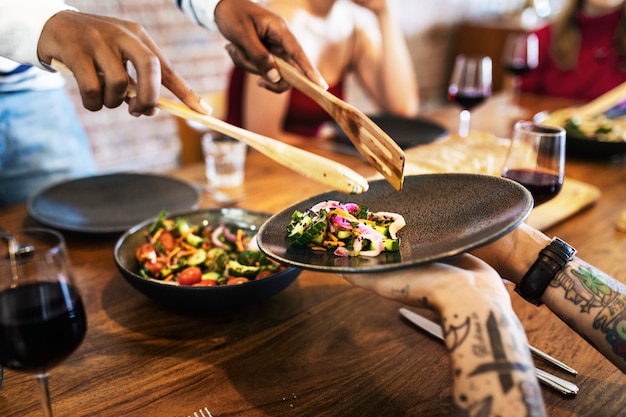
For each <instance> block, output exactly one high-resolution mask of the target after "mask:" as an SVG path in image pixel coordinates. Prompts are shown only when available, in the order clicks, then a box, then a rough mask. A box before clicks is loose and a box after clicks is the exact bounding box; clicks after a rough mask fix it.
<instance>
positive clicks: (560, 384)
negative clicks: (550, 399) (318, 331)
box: [400, 307, 579, 395]
mask: <svg viewBox="0 0 626 417" xmlns="http://www.w3.org/2000/svg"><path fill="white" fill-rule="evenodd" d="M400 314H401V315H402V316H403V317H404V318H406V319H407V320H409V321H410V322H411V323H413V324H415V325H416V326H417V327H419V328H421V329H423V330H426V331H427V332H428V333H430V334H431V335H433V336H435V337H436V338H438V339H440V340H444V339H443V331H442V330H441V326H439V325H438V324H437V323H435V322H434V321H431V320H429V319H427V318H426V317H423V316H420V315H419V314H417V313H415V312H413V311H411V310H409V309H406V308H404V307H402V308H400ZM535 375H537V379H538V380H539V381H540V382H542V383H543V384H545V385H546V386H548V387H550V388H552V389H554V390H556V391H558V392H560V393H561V394H563V395H576V394H578V391H579V388H578V386H577V385H576V384H574V383H572V382H570V381H567V380H565V379H563V378H560V377H558V376H556V375H552V374H550V373H548V372H546V371H543V370H541V369H535Z"/></svg>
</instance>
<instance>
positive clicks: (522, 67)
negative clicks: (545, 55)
mask: <svg viewBox="0 0 626 417" xmlns="http://www.w3.org/2000/svg"><path fill="white" fill-rule="evenodd" d="M502 65H503V66H504V70H505V71H506V72H507V73H509V74H510V75H511V77H512V80H511V92H512V95H513V96H516V95H517V94H518V93H519V89H520V84H521V77H522V75H524V74H526V73H528V72H529V71H530V70H532V69H535V68H537V65H539V40H538V39H537V35H535V34H534V33H512V34H510V35H509V36H507V38H506V41H505V43H504V49H503V50H502Z"/></svg>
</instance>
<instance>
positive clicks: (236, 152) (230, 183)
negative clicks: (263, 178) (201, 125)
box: [202, 132, 247, 188]
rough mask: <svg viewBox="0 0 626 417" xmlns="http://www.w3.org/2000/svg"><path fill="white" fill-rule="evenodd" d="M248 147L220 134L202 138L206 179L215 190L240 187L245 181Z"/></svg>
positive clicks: (208, 134)
mask: <svg viewBox="0 0 626 417" xmlns="http://www.w3.org/2000/svg"><path fill="white" fill-rule="evenodd" d="M246 151H247V146H246V144H245V143H244V142H240V141H238V140H236V139H233V138H231V137H228V136H224V135H221V134H219V133H213V132H211V133H206V134H205V135H204V136H203V137H202V152H203V153H204V161H205V163H206V177H207V181H208V182H209V184H210V185H211V186H213V187H215V188H232V187H238V186H240V185H241V184H242V183H243V180H244V168H245V163H246Z"/></svg>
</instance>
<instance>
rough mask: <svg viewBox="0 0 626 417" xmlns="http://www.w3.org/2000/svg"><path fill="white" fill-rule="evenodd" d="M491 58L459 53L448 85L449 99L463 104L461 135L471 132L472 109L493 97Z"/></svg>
mask: <svg viewBox="0 0 626 417" xmlns="http://www.w3.org/2000/svg"><path fill="white" fill-rule="evenodd" d="M491 82H492V75H491V58H489V57H488V56H479V57H471V56H466V55H458V56H457V57H456V60H455V61H454V68H453V70H452V77H451V79H450V85H449V86H448V99H449V100H450V101H453V102H456V103H457V104H458V105H459V106H461V109H462V110H461V115H460V120H459V136H462V137H466V136H467V135H468V133H469V124H470V111H471V110H472V109H473V108H474V107H476V106H478V105H479V104H481V103H482V102H483V101H485V100H486V99H487V98H489V97H491Z"/></svg>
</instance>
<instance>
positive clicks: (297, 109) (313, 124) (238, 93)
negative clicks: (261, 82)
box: [226, 67, 344, 137]
mask: <svg viewBox="0 0 626 417" xmlns="http://www.w3.org/2000/svg"><path fill="white" fill-rule="evenodd" d="M244 74H245V73H244V71H243V70H241V69H240V68H237V67H235V68H234V69H233V71H232V73H231V75H230V83H229V85H228V113H227V115H226V121H227V122H228V123H230V124H233V125H235V126H240V127H241V126H242V125H243V123H242V119H243V115H242V109H243V106H242V102H243V80H244ZM328 92H330V93H332V94H333V95H335V96H336V97H338V98H340V99H342V100H343V96H344V88H343V82H342V81H340V82H339V83H338V84H337V85H335V86H332V87H330V88H329V89H328ZM283 94H289V95H290V97H289V106H288V111H287V115H286V117H285V120H284V122H283V130H284V131H286V132H290V133H294V134H298V135H302V136H308V137H314V136H316V135H317V134H318V131H319V129H320V127H321V126H322V125H323V124H324V123H325V122H329V121H332V120H333V119H332V118H331V117H330V116H329V115H328V113H326V111H325V110H324V109H322V108H321V107H320V106H319V105H318V104H317V103H316V102H314V101H313V100H311V99H310V98H309V97H307V96H305V95H304V94H302V93H301V92H300V91H298V90H297V89H295V88H292V89H291V90H290V91H286V92H284V93H283Z"/></svg>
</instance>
